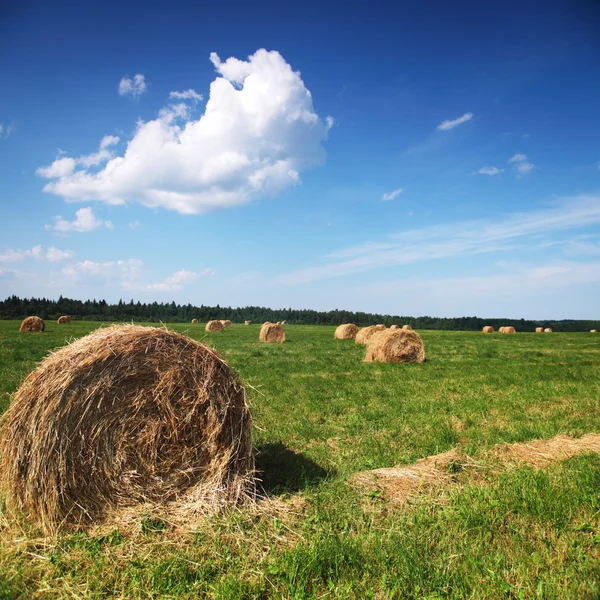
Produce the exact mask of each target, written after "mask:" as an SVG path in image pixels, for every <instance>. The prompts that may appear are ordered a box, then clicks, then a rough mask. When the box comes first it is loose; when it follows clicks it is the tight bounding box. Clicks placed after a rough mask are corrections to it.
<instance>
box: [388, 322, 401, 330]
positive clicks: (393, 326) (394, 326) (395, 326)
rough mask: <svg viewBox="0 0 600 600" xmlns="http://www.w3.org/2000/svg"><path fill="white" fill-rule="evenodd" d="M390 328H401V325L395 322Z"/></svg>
mask: <svg viewBox="0 0 600 600" xmlns="http://www.w3.org/2000/svg"><path fill="white" fill-rule="evenodd" d="M390 329H400V325H396V324H395V323H394V324H393V325H390Z"/></svg>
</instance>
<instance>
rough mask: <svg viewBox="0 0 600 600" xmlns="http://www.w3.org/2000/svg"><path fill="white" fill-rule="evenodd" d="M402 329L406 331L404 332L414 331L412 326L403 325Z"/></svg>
mask: <svg viewBox="0 0 600 600" xmlns="http://www.w3.org/2000/svg"><path fill="white" fill-rule="evenodd" d="M402 329H404V331H412V325H402Z"/></svg>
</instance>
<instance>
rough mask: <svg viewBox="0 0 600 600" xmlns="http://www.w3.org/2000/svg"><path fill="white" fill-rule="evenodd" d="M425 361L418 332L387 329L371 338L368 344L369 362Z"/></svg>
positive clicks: (366, 358) (367, 359)
mask: <svg viewBox="0 0 600 600" xmlns="http://www.w3.org/2000/svg"><path fill="white" fill-rule="evenodd" d="M424 360H425V348H424V347H423V340H421V336H420V335H419V334H418V333H417V332H416V331H410V330H407V329H394V330H391V329H387V330H385V331H379V332H378V333H376V334H375V335H373V336H371V339H370V340H369V341H368V343H367V355H366V357H365V361H367V362H373V361H377V362H397V363H402V362H417V363H422V362H423V361H424Z"/></svg>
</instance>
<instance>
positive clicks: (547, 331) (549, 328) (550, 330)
mask: <svg viewBox="0 0 600 600" xmlns="http://www.w3.org/2000/svg"><path fill="white" fill-rule="evenodd" d="M544 333H552V328H551V327H546V329H544Z"/></svg>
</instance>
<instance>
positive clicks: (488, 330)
mask: <svg viewBox="0 0 600 600" xmlns="http://www.w3.org/2000/svg"><path fill="white" fill-rule="evenodd" d="M481 331H482V333H494V328H493V327H492V326H491V325H486V326H485V327H484V328H483V329H482V330H481Z"/></svg>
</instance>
